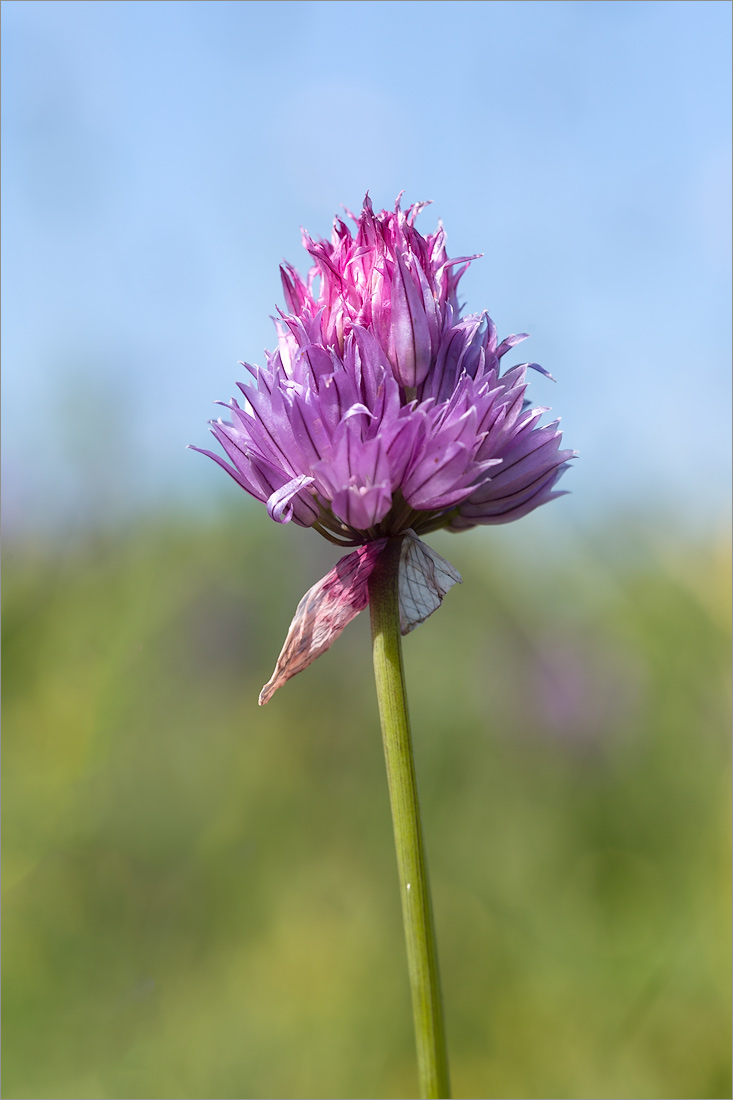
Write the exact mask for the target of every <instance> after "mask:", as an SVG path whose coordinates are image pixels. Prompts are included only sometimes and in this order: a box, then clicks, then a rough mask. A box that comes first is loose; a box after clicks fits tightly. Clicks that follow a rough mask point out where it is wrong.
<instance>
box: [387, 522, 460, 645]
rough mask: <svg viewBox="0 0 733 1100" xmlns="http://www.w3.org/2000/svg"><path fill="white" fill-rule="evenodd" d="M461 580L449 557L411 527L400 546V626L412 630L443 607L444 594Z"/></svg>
mask: <svg viewBox="0 0 733 1100" xmlns="http://www.w3.org/2000/svg"><path fill="white" fill-rule="evenodd" d="M460 583H461V574H460V573H459V572H458V570H457V569H454V568H453V566H452V565H451V563H450V562H449V561H446V560H445V558H441V556H440V554H436V552H435V551H434V550H432V549H431V548H430V547H429V546H427V545H426V544H425V543H424V542H421V540H420V539H419V538H418V537H417V535H416V534H415V532H414V531H407V532H406V534H405V537H404V538H403V540H402V547H401V550H400V575H399V600H400V630H401V631H402V633H403V634H409V633H410V631H411V630H414V629H415V627H416V626H419V625H420V623H422V622H425V620H426V619H427V618H428V616H429V615H432V613H433V612H434V611H437V609H438V608H439V607H440V605H441V604H442V602H443V596H445V594H446V592H447V591H448V589H449V588H452V587H453V585H454V584H460Z"/></svg>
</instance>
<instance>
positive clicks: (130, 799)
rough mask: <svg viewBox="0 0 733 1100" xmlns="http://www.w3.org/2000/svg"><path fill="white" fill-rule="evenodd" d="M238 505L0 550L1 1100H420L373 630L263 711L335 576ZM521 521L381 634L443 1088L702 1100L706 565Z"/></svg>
mask: <svg viewBox="0 0 733 1100" xmlns="http://www.w3.org/2000/svg"><path fill="white" fill-rule="evenodd" d="M241 503H242V507H241V508H239V509H238V510H237V511H234V510H232V514H231V515H230V516H228V517H227V518H226V519H220V520H219V521H217V522H211V523H208V524H206V525H196V524H193V523H191V521H190V519H188V518H186V519H183V520H180V521H178V522H169V523H151V524H149V525H147V526H142V525H141V526H140V527H138V528H133V529H131V530H129V531H128V532H126V533H124V534H121V533H120V532H116V533H115V534H114V535H110V534H109V533H108V534H106V535H105V534H102V535H98V536H97V537H90V538H88V539H84V540H80V541H79V543H78V544H77V545H76V546H75V547H74V548H73V549H72V548H68V549H67V550H66V552H65V553H63V554H60V553H58V552H53V553H50V552H49V549H48V547H46V546H45V545H43V544H42V543H36V544H32V543H29V542H26V543H24V544H14V545H12V546H11V547H9V548H8V549H7V550H6V572H5V586H4V587H5V608H4V624H5V644H4V668H5V731H6V732H5V746H4V756H5V767H4V773H3V785H4V807H5V811H4V812H5V830H4V840H5V854H4V881H5V935H4V947H5V970H4V981H5V1006H6V1007H5V1019H4V1038H5V1043H4V1045H5V1062H4V1093H3V1094H4V1095H5V1096H7V1097H89V1098H95V1097H105V1098H106V1097H110V1098H114V1097H233V1098H237V1097H239V1098H241V1097H291V1096H296V1097H357V1098H358V1097H408V1096H413V1095H415V1092H414V1089H415V1083H416V1082H415V1068H414V1051H413V1039H412V1033H411V1018H410V1008H409V993H408V987H407V977H406V968H405V961H404V947H403V943H402V929H401V919H400V913H399V899H398V890H397V878H396V869H395V864H394V853H393V847H392V838H391V832H390V819H389V809H388V801H387V792H386V781H385V776H384V766H383V760H382V750H381V742H380V735H379V726H378V716H377V711H376V702H375V698H374V686H373V681H372V678H371V670H370V663H369V637H368V617H367V616H365V615H362V616H360V617H359V619H357V620H356V622H355V623H354V624H352V625H351V626H350V627H349V628H348V629H347V631H346V632H345V634H344V635H343V637H342V638H341V639H340V640H339V642H338V644H337V645H336V646H334V648H333V649H332V650H331V651H330V652H329V653H327V654H326V655H325V656H324V657H322V658H320V659H319V660H318V661H317V662H316V663H315V664H314V665H313V666H312V668H310V669H309V670H308V671H307V673H305V674H304V675H302V676H300V677H296V679H294V680H293V681H291V682H290V683H288V684H287V685H286V686H285V687H284V688H283V689H282V691H281V692H280V693H279V694H278V695H277V696H276V697H275V699H274V700H273V701H272V702H271V703H270V704H269V705H268V707H266V708H263V709H262V710H258V708H257V706H256V698H257V693H258V690H259V688H260V686H261V685H262V683H263V682H264V681H265V680H266V679H267V677H268V676H269V673H270V671H271V667H272V664H273V662H274V658H275V656H276V654H277V652H278V651H279V647H280V645H281V643H282V640H283V637H284V633H285V630H286V627H287V624H288V622H289V620H290V616H291V614H292V611H293V609H294V605H295V602H296V601H297V599H298V598H299V597H300V595H301V594H302V592H303V591H304V590H305V589H306V588H307V587H308V586H309V585H310V584H311V583H312V582H313V581H314V580H315V579H317V578H318V577H320V576H321V575H322V574H323V572H324V571H325V570H326V569H327V568H328V567H329V566H330V564H332V562H333V560H335V557H336V551H335V550H334V548H332V547H329V546H328V545H327V544H325V543H322V542H321V540H319V539H317V538H316V537H315V536H313V535H312V534H311V533H310V532H306V531H302V530H295V529H293V530H285V531H284V530H282V529H277V528H275V525H274V524H271V523H270V522H269V520H268V519H267V517H266V516H265V515H264V510H260V509H257V508H256V507H255V506H254V505H253V506H251V507H250V506H248V505H247V504H245V502H244V501H242V502H241ZM556 507H560V506H559V505H556ZM537 522H538V521H537V518H536V517H535V518H532V517H530V518H529V519H527V520H526V521H524V524H525V532H526V534H527V536H528V537H529V544H526V543H525V544H523V545H524V549H522V548H521V547H519V545H518V544H514V543H511V542H509V541H507V539H506V538H501V537H500V538H498V539H497V538H496V537H495V533H494V532H483V533H478V532H476V533H474V534H473V535H472V536H471V537H469V536H459V537H451V536H448V535H443V536H434V537H433V538H432V539H431V540H430V541H431V542H432V544H433V545H434V546H435V547H436V548H437V549H439V550H440V551H441V552H443V553H444V554H446V555H448V556H449V557H450V559H451V560H452V561H453V562H454V563H455V564H456V565H458V566H459V567H460V569H461V571H462V573H463V580H464V583H463V585H462V586H461V587H458V588H456V589H454V590H453V591H452V592H451V593H450V594H449V596H448V598H447V599H446V601H445V604H444V606H443V608H442V609H441V611H440V614H439V615H436V616H435V617H434V619H432V620H430V621H429V623H427V624H426V625H424V626H422V627H421V628H420V629H419V630H417V631H416V632H415V633H414V634H412V635H410V636H409V637H408V638H407V639H406V642H405V650H406V661H407V674H408V682H409V685H410V689H411V706H412V717H413V725H414V733H415V738H416V752H417V764H418V773H419V781H420V784H421V795H422V802H423V809H424V816H425V825H426V832H427V843H428V849H429V854H430V860H431V873H432V880H433V889H434V895H435V905H436V919H437V925H438V936H439V946H440V951H441V963H442V970H443V980H444V996H445V1003H446V1012H447V1021H448V1035H449V1043H450V1050H451V1056H452V1071H453V1079H454V1088H455V1095H456V1096H458V1097H461V1096H463V1097H488V1096H492V1097H560V1098H562V1097H650V1098H654V1097H698V1098H699V1097H726V1096H729V1095H730V1088H731V1085H730V1075H729V1036H730V1012H729V970H730V959H729V947H728V943H729V935H728V932H729V923H730V913H729V891H728V883H729V840H728V835H729V828H728V825H729V780H728V776H729V741H728V728H727V727H728V721H727V716H728V689H727V677H728V669H729V657H730V654H729V645H728V620H727V609H728V604H729V594H728V570H727V549H728V548H727V545H726V542H725V541H724V540H720V541H716V540H708V541H706V542H705V543H704V544H698V545H694V544H690V545H688V546H686V547H683V546H682V545H678V546H676V547H674V548H672V549H670V548H669V547H665V546H660V545H658V544H655V542H654V539H653V536H651V535H650V534H649V533H648V532H647V533H646V535H645V534H644V533H643V530H642V529H640V528H639V527H638V525H637V526H632V525H631V524H627V525H626V526H622V527H620V528H618V527H616V528H614V529H612V530H608V531H606V532H598V533H597V535H596V536H595V541H593V540H592V539H591V540H589V539H586V540H578V542H577V543H576V544H575V548H574V549H573V550H570V551H568V552H567V553H566V554H565V555H563V557H562V558H560V559H558V558H557V557H555V558H554V559H553V561H552V563H551V564H547V562H544V561H543V555H542V554H540V553H538V551H537V548H536V546H533V545H532V535H533V533H536V531H537ZM533 527H534V532H533ZM621 544H623V550H622V551H621V552H620V547H621Z"/></svg>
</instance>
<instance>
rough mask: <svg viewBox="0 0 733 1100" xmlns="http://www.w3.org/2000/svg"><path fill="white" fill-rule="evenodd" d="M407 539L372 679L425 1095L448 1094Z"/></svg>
mask: <svg viewBox="0 0 733 1100" xmlns="http://www.w3.org/2000/svg"><path fill="white" fill-rule="evenodd" d="M401 543H402V538H401V537H396V538H392V539H390V540H389V542H388V543H387V545H386V547H385V548H384V551H383V552H382V554H381V555H380V557H379V560H378V561H377V564H376V566H375V568H374V572H373V573H372V575H371V578H370V580H369V606H370V613H371V620H372V645H373V656H374V677H375V680H376V683H377V699H378V702H379V717H380V719H381V723H382V738H383V741H384V755H385V760H386V764H387V781H388V784H389V798H390V803H391V806H392V825H393V828H394V837H395V847H396V849H397V868H398V871H399V878H400V894H401V898H402V917H403V921H404V926H405V940H406V941H407V964H408V969H409V973H410V988H411V991H412V1012H413V1017H414V1022H415V1041H416V1045H417V1065H418V1075H419V1079H420V1095H421V1097H423V1100H447V1098H448V1097H450V1083H449V1080H448V1056H447V1053H446V1046H445V1027H444V1024H443V1005H442V1001H441V995H440V979H439V976H438V954H437V949H436V946H435V927H434V923H433V910H432V904H431V901H430V885H429V882H428V868H427V863H426V861H425V853H424V845H423V838H422V827H421V824H420V806H419V803H418V796H417V781H416V778H415V762H414V759H413V752H412V738H411V736H410V719H409V716H408V713H407V696H406V693H405V675H404V668H403V664H402V637H401V634H400V614H399V603H398V574H399V564H400V546H401Z"/></svg>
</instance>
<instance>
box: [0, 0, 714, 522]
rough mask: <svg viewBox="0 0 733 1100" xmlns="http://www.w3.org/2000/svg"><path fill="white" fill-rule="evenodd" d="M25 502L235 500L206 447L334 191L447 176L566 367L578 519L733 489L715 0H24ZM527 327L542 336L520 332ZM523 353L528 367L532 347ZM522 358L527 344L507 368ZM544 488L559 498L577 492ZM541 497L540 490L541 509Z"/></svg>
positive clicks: (21, 514)
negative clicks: (286, 263) (303, 239)
mask: <svg viewBox="0 0 733 1100" xmlns="http://www.w3.org/2000/svg"><path fill="white" fill-rule="evenodd" d="M2 18H3V41H2V50H3V67H2V85H3V87H2V91H3V95H2V115H3V131H2V132H3V161H2V173H3V208H4V209H3V213H4V218H3V234H2V251H3V272H4V276H5V278H4V286H3V289H4V296H3V297H4V300H3V333H2V344H3V348H2V350H3V367H4V370H3V399H4V401H3V407H4V416H3V429H4V430H3V460H4V482H5V497H4V499H5V505H4V507H5V515H6V521H7V522H8V524H9V525H10V528H11V529H13V528H14V527H15V528H19V527H31V528H44V527H47V526H49V525H50V526H54V525H57V524H58V523H59V522H63V521H64V520H68V519H69V517H71V518H72V519H73V520H74V521H75V522H76V521H87V520H93V519H94V518H95V517H97V516H99V515H106V514H108V513H109V512H112V513H117V514H128V513H130V512H134V511H135V510H136V509H138V508H143V509H149V508H151V507H159V506H161V505H170V504H175V505H176V506H187V507H191V508H193V509H198V508H207V507H209V506H211V502H212V501H216V502H221V501H222V500H226V501H231V502H232V504H233V505H236V504H238V503H239V496H238V494H239V495H241V490H238V489H237V488H236V486H234V485H233V484H231V485H230V484H229V479H227V478H225V477H224V475H223V474H222V473H221V472H220V471H219V470H218V469H217V468H216V467H215V466H214V464H213V463H207V461H206V460H205V459H203V458H202V457H201V456H198V455H196V454H194V453H193V452H190V451H188V452H187V451H186V450H185V449H184V448H185V444H186V443H189V442H193V443H197V444H199V445H206V441H207V439H208V438H209V437H208V435H207V431H206V421H207V419H208V418H209V417H210V416H212V415H215V412H216V410H215V408H214V406H213V405H212V402H213V401H214V400H215V399H217V398H223V399H227V398H228V397H229V396H230V395H231V393H232V392H233V390H234V383H235V381H236V380H237V379H239V378H242V376H243V372H242V369H241V368H240V367H238V366H237V361H238V360H240V359H245V360H249V361H258V362H261V361H262V350H263V348H264V347H265V346H271V345H272V342H273V340H272V326H271V321H270V320H269V318H270V316H271V315H272V313H273V312H274V307H275V305H276V304H277V303H279V302H281V301H282V297H281V292H280V285H279V276H278V264H279V262H280V261H281V260H282V259H283V258H288V259H290V260H292V261H293V262H295V263H296V264H298V266H300V267H301V268H302V269H305V267H306V266H307V265H306V264H305V253H303V254H302V255H301V254H300V253H301V251H302V250H301V245H300V232H299V227H300V226H301V225H304V226H306V227H307V228H308V229H309V230H310V231H311V232H312V233H313V234H321V235H327V234H328V233H329V231H330V225H331V221H332V218H333V215H334V213H335V212H337V211H338V210H339V208H340V205H341V204H342V203H343V204H345V205H347V206H349V207H351V208H352V209H354V208H357V209H358V207H359V206H360V204H361V200H362V197H363V194H364V192H365V191H366V190H367V189H369V191H370V193H371V195H372V197H373V199H374V202H375V205H378V206H391V205H392V203H393V201H394V199H395V197H396V195H397V193H398V192H399V191H401V190H402V189H403V188H404V189H405V191H406V195H405V198H406V201H414V200H417V199H424V198H429V199H433V200H434V205H433V206H432V207H430V208H429V209H428V210H426V211H424V212H423V213H422V214H421V216H420V221H419V223H418V225H419V226H420V225H422V228H423V229H424V230H425V231H426V232H427V231H429V230H432V229H433V227H434V224H435V222H436V220H437V218H441V219H442V220H443V222H444V225H445V227H446V231H447V234H448V247H449V251H450V253H451V254H453V255H461V254H465V253H467V252H468V253H473V252H483V253H484V258H483V259H482V260H480V261H478V262H477V263H476V264H474V265H473V267H472V269H471V270H470V271H469V273H468V274H467V275H466V276H465V278H464V281H463V283H462V287H463V297H464V299H465V301H466V304H467V309H468V310H469V311H477V310H480V309H483V308H488V309H489V310H490V312H491V314H492V316H493V318H494V320H495V322H496V324H497V328H498V329H499V333H500V335H502V336H503V335H506V334H508V333H510V332H518V331H528V332H530V333H531V334H532V340H531V342H529V343H528V344H527V345H524V347H526V348H527V355H528V356H529V357H531V358H533V359H535V360H537V361H538V362H540V363H542V364H543V365H544V366H545V367H547V368H548V369H549V370H550V371H551V372H552V374H553V375H554V376H555V378H556V379H557V383H556V384H553V383H551V382H549V381H547V380H545V379H542V378H540V377H539V376H537V378H536V379H535V380H534V381H533V385H532V390H531V393H532V396H533V397H534V398H535V400H536V401H537V402H538V403H540V404H546V405H551V406H552V408H553V415H560V416H561V417H562V423H563V427H564V429H565V433H566V434H565V438H566V441H567V444H568V445H569V446H572V447H576V448H577V449H578V450H580V451H581V459H580V461H579V462H578V464H577V467H576V469H575V471H574V472H572V473H570V474H568V475H566V478H565V482H564V486H563V487H565V488H568V489H571V490H572V494H573V495H572V497H567V498H564V501H563V503H562V507H563V508H565V509H566V514H567V515H568V516H570V517H575V519H576V520H577V521H578V522H586V521H588V520H592V519H593V517H595V516H597V515H601V514H607V512H608V509H609V508H610V509H612V510H617V511H619V512H621V511H629V510H631V511H641V512H643V513H654V512H655V511H656V510H659V511H660V513H661V512H662V511H664V512H666V513H667V514H670V513H676V514H678V515H679V516H681V517H682V518H683V519H684V522H686V523H687V522H691V521H693V520H694V521H702V522H704V523H707V522H710V521H717V520H719V519H720V517H721V514H724V512H725V509H726V507H727V499H728V492H729V430H728V423H729V405H730V357H731V348H730V296H731V286H730V236H731V227H730V172H731V165H730V121H731V120H730V46H729V43H730V31H731V25H730V24H731V6H730V5H729V4H728V3H727V2H722V0H721V2H719V0H712V2H706V0H695V2H694V3H687V2H684V0H676V2H671V3H668V2H665V0H655V2H650V3H646V2H641V3H638V2H634V0H628V2H621V0H614V2H611V3H605V2H598V0H593V2H589V3H586V2H583V0H570V2H568V3H565V2H552V0H541V2H539V3H535V2H532V0H524V2H508V3H504V2H501V0H499V2H491V3H483V2H480V0H468V2H466V3H463V2H459V0H452V2H448V3H443V2H440V0H431V2H429V3H421V2H415V0H411V2H407V3H390V2H381V0H369V2H359V0H356V2H346V3H344V2H339V0H326V2H319V0H317V2H302V3H301V2H298V0H293V2H285V3H280V2H273V0H268V2H266V3H242V2H237V0H227V2H224V3H219V2H217V0H204V2H198V0H186V2H182V3H179V2H177V0H165V2H162V3H159V2H156V0H143V2H139V3H130V2H116V0H103V2H97V0H82V2H65V0H51V2H45V0H33V2H30V3H28V2H22V0H6V2H5V3H3V4H2ZM523 350H524V348H523V349H522V351H523ZM520 358H521V354H520V353H519V350H518V353H517V354H516V355H515V357H514V359H512V360H508V361H512V362H513V361H519V359H520ZM505 362H506V361H505ZM559 507H560V505H552V506H551V508H559ZM550 510H551V509H546V510H544V511H546V512H549V511H550Z"/></svg>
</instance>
